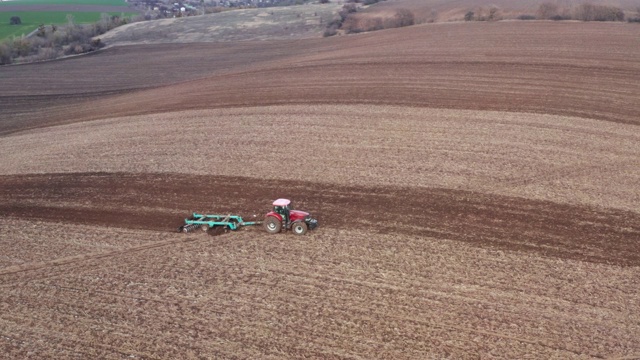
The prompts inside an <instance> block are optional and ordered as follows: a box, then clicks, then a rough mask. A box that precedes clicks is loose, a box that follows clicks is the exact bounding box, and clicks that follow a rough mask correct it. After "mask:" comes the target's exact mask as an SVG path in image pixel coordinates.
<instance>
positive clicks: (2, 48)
mask: <svg viewBox="0 0 640 360" xmlns="http://www.w3.org/2000/svg"><path fill="white" fill-rule="evenodd" d="M12 59H13V56H11V48H10V47H9V45H7V44H0V65H7V64H11V60H12Z"/></svg>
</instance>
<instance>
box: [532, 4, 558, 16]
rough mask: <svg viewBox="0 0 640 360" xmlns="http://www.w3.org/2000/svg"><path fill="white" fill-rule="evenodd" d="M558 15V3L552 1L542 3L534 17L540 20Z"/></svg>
mask: <svg viewBox="0 0 640 360" xmlns="http://www.w3.org/2000/svg"><path fill="white" fill-rule="evenodd" d="M557 15H558V5H556V4H554V3H549V2H546V3H542V4H540V7H539V8H538V11H537V12H536V17H537V18H538V19H541V20H548V19H551V18H552V17H554V16H557Z"/></svg>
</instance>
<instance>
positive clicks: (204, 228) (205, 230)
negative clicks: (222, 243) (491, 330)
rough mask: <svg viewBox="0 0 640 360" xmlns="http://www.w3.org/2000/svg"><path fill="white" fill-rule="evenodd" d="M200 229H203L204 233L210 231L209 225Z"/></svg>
mask: <svg viewBox="0 0 640 360" xmlns="http://www.w3.org/2000/svg"><path fill="white" fill-rule="evenodd" d="M200 228H201V229H202V231H204V232H207V231H209V225H201V226H200Z"/></svg>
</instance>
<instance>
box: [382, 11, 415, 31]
mask: <svg viewBox="0 0 640 360" xmlns="http://www.w3.org/2000/svg"><path fill="white" fill-rule="evenodd" d="M415 21H416V19H415V16H414V15H413V12H411V10H409V9H404V8H403V9H398V10H396V14H395V15H394V16H393V18H392V19H390V20H388V25H387V26H385V28H396V27H403V26H411V25H413V24H415Z"/></svg>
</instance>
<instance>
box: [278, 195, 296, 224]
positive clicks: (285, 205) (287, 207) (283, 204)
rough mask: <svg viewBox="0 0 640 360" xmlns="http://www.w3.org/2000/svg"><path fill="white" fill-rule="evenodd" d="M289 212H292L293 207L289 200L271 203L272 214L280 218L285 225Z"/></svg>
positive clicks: (287, 221)
mask: <svg viewBox="0 0 640 360" xmlns="http://www.w3.org/2000/svg"><path fill="white" fill-rule="evenodd" d="M291 210H293V206H292V204H291V200H288V199H278V200H276V201H274V202H273V212H274V213H276V214H278V215H280V216H282V219H283V220H284V222H285V224H288V223H289V221H290V219H289V217H290V214H291Z"/></svg>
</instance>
